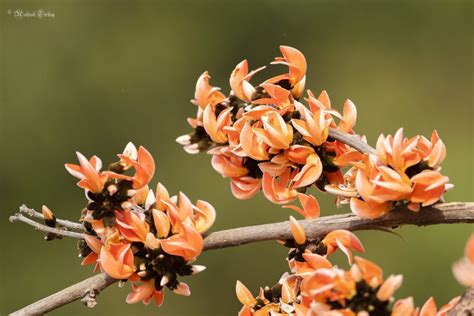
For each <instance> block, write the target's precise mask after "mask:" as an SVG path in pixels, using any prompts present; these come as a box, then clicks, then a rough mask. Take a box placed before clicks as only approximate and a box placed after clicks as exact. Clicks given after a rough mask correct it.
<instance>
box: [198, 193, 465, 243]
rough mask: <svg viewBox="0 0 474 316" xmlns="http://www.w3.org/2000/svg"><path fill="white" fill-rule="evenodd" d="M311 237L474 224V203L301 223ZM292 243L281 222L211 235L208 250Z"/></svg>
mask: <svg viewBox="0 0 474 316" xmlns="http://www.w3.org/2000/svg"><path fill="white" fill-rule="evenodd" d="M300 223H301V225H302V226H303V228H304V229H305V232H306V235H307V236H308V237H321V236H325V235H326V234H328V233H329V232H331V231H333V230H335V229H346V230H350V231H355V230H374V229H376V230H380V229H385V230H386V229H387V228H396V227H398V226H401V225H417V226H425V225H435V224H453V223H474V202H466V203H464V202H452V203H441V204H436V205H433V206H430V207H425V208H423V209H421V210H420V211H419V212H418V213H415V212H412V211H410V210H408V209H407V208H406V207H398V208H396V209H394V210H392V211H391V212H390V213H388V214H387V215H385V216H382V217H379V218H376V219H362V218H360V217H358V216H356V215H353V214H342V215H333V216H325V217H320V218H317V219H309V220H302V221H300ZM285 239H292V235H291V230H290V222H289V221H286V222H280V223H272V224H264V225H256V226H248V227H241V228H234V229H228V230H222V231H218V232H214V233H211V234H209V235H208V236H207V237H206V239H205V244H204V249H205V250H211V249H219V248H227V247H235V246H240V245H245V244H249V243H253V242H258V241H264V240H285Z"/></svg>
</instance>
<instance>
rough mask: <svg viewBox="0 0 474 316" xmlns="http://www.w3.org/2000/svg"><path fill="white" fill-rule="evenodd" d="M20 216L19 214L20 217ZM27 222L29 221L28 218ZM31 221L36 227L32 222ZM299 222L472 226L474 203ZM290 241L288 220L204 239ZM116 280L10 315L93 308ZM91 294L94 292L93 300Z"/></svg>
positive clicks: (88, 284) (76, 288)
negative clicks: (78, 304) (81, 305)
mask: <svg viewBox="0 0 474 316" xmlns="http://www.w3.org/2000/svg"><path fill="white" fill-rule="evenodd" d="M20 216H22V215H21V214H20ZM26 219H27V220H29V219H28V218H26ZM30 221H31V222H33V223H35V224H38V223H36V222H34V221H32V220H30ZM23 222H26V221H23ZM300 223H301V224H302V226H303V228H304V229H305V231H306V235H307V236H309V237H323V236H325V235H326V234H327V233H329V232H330V231H332V230H335V229H346V230H350V231H356V230H370V229H387V228H388V229H391V228H396V227H398V226H401V225H417V226H425V225H435V224H453V223H474V202H453V203H441V204H436V205H433V206H430V207H426V208H423V209H422V210H420V211H419V212H418V213H414V212H412V211H409V210H408V209H407V208H405V207H398V208H396V209H394V210H393V211H391V212H390V213H388V214H387V215H385V216H383V217H380V218H377V219H371V220H368V219H361V218H360V217H357V216H355V215H353V214H343V215H333V216H325V217H321V218H318V219H310V220H302V221H300ZM33 226H35V225H33ZM35 227H36V226H35ZM69 233H72V232H69ZM75 234H78V233H75ZM291 238H292V235H291V230H290V224H289V222H288V221H286V222H280V223H273V224H264V225H256V226H248V227H241V228H234V229H228V230H223V231H218V232H214V233H210V234H209V235H208V236H206V237H205V239H204V250H212V249H220V248H227V247H236V246H240V245H244V244H248V243H253V242H259V241H265V240H284V239H291ZM116 281H117V280H114V279H111V278H108V277H107V276H106V275H105V274H104V273H101V274H99V275H96V276H93V277H91V278H88V279H86V280H84V281H82V282H79V283H77V284H75V285H72V286H70V287H68V288H66V289H64V290H61V291H59V292H57V293H55V294H53V295H51V296H49V297H47V298H45V299H42V300H40V301H38V302H35V303H33V304H31V305H28V306H27V307H24V308H22V309H20V310H18V311H16V312H14V313H13V314H12V315H37V314H42V313H46V312H48V311H51V310H53V309H56V308H59V307H61V306H63V305H65V304H68V303H71V302H73V301H75V300H78V299H83V301H84V298H85V301H86V302H90V301H92V304H87V305H88V306H91V305H92V306H93V305H95V296H96V295H97V294H98V293H99V292H100V291H101V290H103V289H105V288H106V287H107V286H109V285H110V284H112V283H114V282H116ZM91 293H93V295H92V297H91ZM471 300H472V299H471Z"/></svg>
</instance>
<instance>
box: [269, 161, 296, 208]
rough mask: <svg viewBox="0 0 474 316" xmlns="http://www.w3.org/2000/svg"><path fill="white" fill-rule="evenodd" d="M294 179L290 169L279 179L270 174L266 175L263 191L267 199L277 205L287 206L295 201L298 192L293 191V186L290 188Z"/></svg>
mask: <svg viewBox="0 0 474 316" xmlns="http://www.w3.org/2000/svg"><path fill="white" fill-rule="evenodd" d="M293 177H294V175H292V174H291V170H290V169H289V168H288V169H287V170H286V171H285V172H284V173H283V174H282V175H281V176H279V177H272V176H271V175H269V174H268V173H264V174H263V177H262V190H263V193H264V194H265V197H266V198H267V199H269V200H270V201H272V202H273V203H276V204H286V203H288V202H291V201H292V200H294V199H295V198H296V197H297V194H298V192H297V191H296V190H295V189H293V187H292V185H289V186H288V184H289V182H290V180H291V178H293ZM277 178H279V180H278V179H277Z"/></svg>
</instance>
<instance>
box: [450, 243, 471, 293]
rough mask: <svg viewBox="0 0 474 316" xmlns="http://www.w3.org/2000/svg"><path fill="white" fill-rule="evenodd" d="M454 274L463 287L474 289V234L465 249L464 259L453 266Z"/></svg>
mask: <svg viewBox="0 0 474 316" xmlns="http://www.w3.org/2000/svg"><path fill="white" fill-rule="evenodd" d="M453 274H454V277H455V278H456V280H458V282H459V283H461V284H462V285H464V286H467V287H474V234H471V237H469V239H468V241H467V244H466V247H465V248H464V258H462V259H461V260H459V261H457V262H455V263H454V264H453Z"/></svg>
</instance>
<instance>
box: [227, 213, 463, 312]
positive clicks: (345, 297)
mask: <svg viewBox="0 0 474 316" xmlns="http://www.w3.org/2000/svg"><path fill="white" fill-rule="evenodd" d="M291 228H292V233H293V236H294V241H293V242H294V243H295V244H296V247H295V248H293V249H291V250H290V255H289V257H288V263H289V266H290V269H291V272H290V273H285V274H284V275H283V276H282V277H281V278H280V280H279V282H278V283H277V284H275V285H274V286H272V287H268V286H266V287H264V288H260V291H259V294H258V296H257V297H254V296H253V295H252V293H251V292H250V291H249V290H248V289H247V288H246V287H245V286H244V285H243V284H242V283H241V282H240V281H237V284H236V294H237V298H238V299H239V301H240V302H241V303H242V304H243V306H242V309H241V310H240V312H239V316H252V315H255V316H267V315H295V316H356V315H357V316H368V315H377V316H384V315H387V316H389V315H393V316H418V315H422V316H437V315H438V316H441V315H446V314H447V312H448V311H449V310H451V309H452V308H453V307H454V305H455V304H456V303H457V302H458V300H459V299H460V298H459V297H456V298H454V299H453V300H451V301H450V302H449V303H448V304H447V305H445V306H443V307H441V308H440V309H439V310H438V309H437V307H436V304H435V301H434V299H433V298H430V299H429V300H428V301H427V302H426V303H425V304H424V305H423V307H422V308H421V310H420V309H418V308H415V306H414V302H413V298H412V297H408V298H405V299H400V300H397V301H396V302H395V303H394V304H392V303H393V302H394V298H393V295H394V293H395V291H396V290H397V289H398V288H399V287H400V286H401V284H402V281H403V277H402V275H390V276H389V277H388V278H386V279H385V280H384V279H383V271H382V269H381V268H380V267H379V266H378V265H376V264H375V263H373V262H371V261H369V260H367V259H364V258H361V257H355V263H354V264H352V265H351V267H350V269H349V270H343V269H341V268H338V267H337V266H333V265H332V264H331V262H330V261H329V260H328V259H327V255H328V254H330V251H329V249H330V248H328V249H327V252H326V250H324V247H321V246H319V247H317V248H315V247H306V248H305V250H304V251H301V248H300V246H301V245H302V244H305V243H306V236H305V233H304V230H303V229H302V228H301V226H300V225H299V224H298V222H296V221H295V220H294V219H291ZM331 235H332V236H331ZM328 239H332V240H333V243H331V242H329V243H328V242H327V241H326V244H333V245H334V244H335V245H337V246H338V247H339V248H341V250H343V251H344V252H346V254H347V255H348V257H349V259H350V261H349V262H350V263H351V259H352V255H351V254H350V251H349V250H348V249H347V248H346V247H347V246H348V245H352V246H353V247H352V248H354V249H356V250H360V249H357V248H359V247H360V248H362V245H361V244H360V242H359V241H358V239H357V238H356V237H355V236H354V235H353V234H351V233H350V232H347V231H335V232H332V233H330V234H328V235H327V236H326V237H325V238H324V239H323V241H322V243H321V244H324V241H325V240H328ZM362 250H363V248H362ZM332 251H333V250H332ZM296 252H298V255H294V254H295V253H296Z"/></svg>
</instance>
